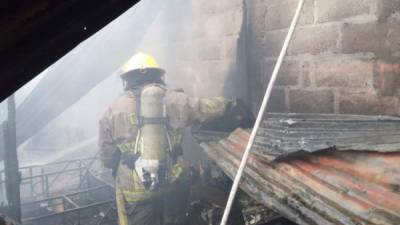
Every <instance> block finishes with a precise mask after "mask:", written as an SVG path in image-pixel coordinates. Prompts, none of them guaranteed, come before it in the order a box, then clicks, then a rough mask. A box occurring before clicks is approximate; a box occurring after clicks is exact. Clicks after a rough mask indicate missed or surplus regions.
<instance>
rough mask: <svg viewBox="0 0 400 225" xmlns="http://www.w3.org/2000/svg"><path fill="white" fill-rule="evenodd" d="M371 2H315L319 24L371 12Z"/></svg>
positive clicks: (317, 0) (341, 0)
mask: <svg viewBox="0 0 400 225" xmlns="http://www.w3.org/2000/svg"><path fill="white" fill-rule="evenodd" d="M370 4H372V3H371V1H369V0H315V7H316V12H317V22H319V23H322V22H328V21H337V20H341V19H345V18H348V17H352V16H358V15H362V14H368V13H370V12H371V6H370Z"/></svg>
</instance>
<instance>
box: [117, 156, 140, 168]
mask: <svg viewBox="0 0 400 225" xmlns="http://www.w3.org/2000/svg"><path fill="white" fill-rule="evenodd" d="M138 158H139V155H138V154H135V153H133V152H124V153H122V155H121V163H122V164H123V165H125V166H127V167H128V168H129V169H131V170H133V169H135V162H136V160H137V159H138Z"/></svg>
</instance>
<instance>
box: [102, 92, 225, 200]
mask: <svg viewBox="0 0 400 225" xmlns="http://www.w3.org/2000/svg"><path fill="white" fill-rule="evenodd" d="M135 96H137V95H135V94H134V91H127V92H126V93H125V94H124V95H123V96H121V97H120V98H119V99H118V100H117V101H116V102H115V103H114V104H113V105H112V106H111V107H110V108H109V109H108V110H107V112H106V113H105V115H104V116H103V118H102V119H101V121H100V136H99V146H100V154H99V155H100V160H101V161H102V163H103V165H104V166H105V167H108V168H115V167H118V172H117V175H116V188H117V194H118V193H119V194H122V195H123V197H124V199H125V201H126V202H138V201H145V200H149V199H151V198H152V197H155V196H156V195H159V194H162V193H161V192H163V191H162V190H167V189H168V188H169V187H167V186H173V183H174V182H175V181H177V180H178V179H179V177H180V176H181V174H182V172H183V168H182V167H181V166H180V165H179V164H176V165H174V166H173V167H172V169H171V171H170V175H169V176H168V177H170V180H169V181H168V184H166V185H165V186H166V187H163V188H161V189H160V191H157V192H154V191H152V192H150V191H148V190H146V188H145V187H144V185H143V184H142V182H141V181H140V179H139V177H138V174H137V173H136V172H135V170H132V169H129V168H128V167H127V166H126V165H124V164H122V163H120V160H119V158H120V156H121V153H123V152H129V151H133V150H134V146H135V139H136V135H137V132H138V126H137V124H136V123H137V118H136V99H135V98H136V97H135ZM228 103H229V101H228V100H226V99H225V98H221V97H216V98H204V99H201V98H192V97H189V96H188V95H186V94H185V93H183V92H181V91H172V90H167V92H166V95H165V105H166V111H167V115H168V121H169V122H168V123H169V127H170V130H169V133H170V137H171V142H172V147H173V148H176V147H178V146H180V145H181V143H182V138H183V133H184V130H185V128H186V127H187V126H189V125H192V124H196V123H202V122H207V121H211V120H213V119H216V118H218V117H221V116H223V114H224V112H225V110H226V108H227V105H228ZM120 197H122V196H120Z"/></svg>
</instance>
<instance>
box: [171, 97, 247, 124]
mask: <svg viewBox="0 0 400 225" xmlns="http://www.w3.org/2000/svg"><path fill="white" fill-rule="evenodd" d="M167 102H168V103H169V108H170V109H171V111H175V112H172V113H173V114H174V115H177V116H174V117H173V118H172V121H171V122H172V124H179V122H180V123H181V124H179V125H183V124H182V123H184V125H185V126H189V125H193V124H204V125H206V126H207V125H212V126H217V127H214V128H216V129H217V130H230V129H233V128H236V127H247V124H252V122H253V121H254V117H253V115H252V114H251V112H250V110H248V108H247V107H246V106H245V104H244V103H243V102H242V101H241V100H239V99H236V100H230V99H227V98H223V97H214V98H194V97H189V96H188V95H186V94H185V93H183V92H173V93H170V94H169V95H168V96H167ZM167 106H168V104H167Z"/></svg>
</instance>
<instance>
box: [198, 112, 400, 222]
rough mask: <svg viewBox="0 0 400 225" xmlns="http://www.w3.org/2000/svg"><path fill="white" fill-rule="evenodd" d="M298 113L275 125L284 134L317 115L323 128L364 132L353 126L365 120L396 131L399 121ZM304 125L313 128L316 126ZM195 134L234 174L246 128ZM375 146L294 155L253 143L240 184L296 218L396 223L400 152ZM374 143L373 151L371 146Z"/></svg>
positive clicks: (399, 217)
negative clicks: (343, 128)
mask: <svg viewBox="0 0 400 225" xmlns="http://www.w3.org/2000/svg"><path fill="white" fill-rule="evenodd" d="M299 116H300V117H305V118H302V119H300V117H297V119H296V118H295V119H293V121H295V122H296V123H297V122H298V123H297V124H296V123H291V124H290V125H289V124H287V123H286V124H285V122H282V124H281V125H279V126H280V127H281V128H283V129H286V130H287V131H288V134H293V133H291V132H292V131H293V130H296V129H297V131H298V130H301V129H303V128H304V126H303V128H301V129H300V127H302V125H306V124H307V123H309V122H310V121H314V122H316V121H317V120H319V122H318V123H319V124H320V125H321V127H323V126H324V125H326V126H325V128H327V129H326V131H328V132H327V133H329V132H331V131H333V129H331V128H333V127H334V126H331V125H335V126H337V127H341V125H340V124H342V125H343V127H347V128H349V129H348V130H344V132H350V131H351V130H352V131H354V132H356V133H358V134H359V135H360V136H362V134H365V133H363V132H358V131H362V130H361V129H359V130H357V127H364V128H366V127H367V128H368V127H370V128H371V126H369V125H367V126H364V125H366V123H371V122H372V123H371V124H374V123H375V124H374V125H372V127H373V128H374V129H370V130H368V129H367V132H366V133H370V132H376V131H378V130H381V131H382V130H385V129H387V130H388V131H389V133H390V132H392V131H393V133H395V132H396V129H397V128H396V127H397V126H398V125H399V124H398V121H399V120H398V119H397V118H389V117H387V118H385V119H384V120H381V119H377V117H364V116H362V117H360V118H361V119H360V118H357V117H354V116H341V115H339V116H338V115H334V117H336V116H338V120H336V119H335V120H336V121H333V120H332V118H333V117H329V116H326V115H321V117H319V118H318V117H315V116H312V117H313V119H311V120H308V119H307V118H308V116H307V115H299ZM284 117H286V118H288V117H287V115H282V116H279V115H276V114H275V115H273V116H271V117H270V118H273V119H269V121H268V119H267V121H265V122H266V123H267V124H268V123H270V124H271V123H275V125H277V124H279V122H277V121H279V120H280V119H282V118H284ZM351 117H352V118H351ZM267 118H268V117H267ZM278 118H280V119H278ZM291 118H293V117H291ZM329 118H331V119H329ZM341 118H342V119H343V120H341ZM346 121H347V122H348V123H346ZM351 121H353V122H354V121H357V122H358V123H360V124H359V126H353V125H351V126H348V125H350V124H351V123H353V122H351ZM373 121H374V122H373ZM320 122H321V123H320ZM350 122H351V123H350ZM284 124H285V125H284ZM299 125H301V126H299ZM305 127H307V126H305ZM350 128H351V129H350ZM389 128H390V129H389ZM303 131H308V132H309V133H313V132H314V131H315V130H313V129H309V130H308V129H305V130H304V129H303ZM364 131H365V129H364ZM303 133H304V132H303ZM304 134H307V133H304ZM323 135H326V134H323ZM382 135H384V132H382ZM195 137H196V139H197V140H198V141H199V142H200V145H201V147H202V148H203V149H204V151H205V153H206V154H207V155H208V156H209V157H210V158H211V159H212V160H213V161H214V162H215V163H216V164H217V165H218V166H219V167H220V168H221V169H222V170H223V171H224V172H225V173H226V174H227V175H228V176H230V177H231V178H233V177H234V175H235V173H236V171H237V168H238V165H239V163H240V158H241V156H242V154H243V150H244V149H245V146H246V144H247V142H248V138H249V132H248V131H246V130H242V129H237V130H235V131H234V132H233V133H231V134H230V135H229V136H228V137H227V136H226V135H225V136H224V135H219V136H218V138H219V139H218V138H217V137H216V136H214V138H213V139H212V140H207V138H206V137H205V136H203V135H202V132H201V131H198V132H197V133H195ZM332 138H334V135H332ZM299 139H300V140H301V138H298V140H299ZM293 140H295V138H293ZM293 140H291V141H293ZM335 140H341V138H337V139H334V141H335ZM357 140H358V139H357ZM382 140H385V139H382ZM334 141H332V143H335V142H334ZM382 144H384V142H382ZM390 144H393V145H395V144H396V143H390ZM351 146H356V145H355V144H352V145H351ZM365 146H367V145H365ZM378 147H379V145H376V146H375V147H374V146H371V145H369V148H368V149H364V150H370V151H338V150H337V149H335V148H329V149H327V150H323V151H318V152H313V153H311V154H310V153H309V154H303V155H298V154H297V153H299V151H291V152H290V153H289V154H286V153H285V152H283V153H282V154H281V155H289V156H295V157H283V158H279V157H278V156H279V155H277V154H275V155H274V154H270V152H269V150H268V149H265V148H263V147H262V146H257V147H255V148H254V149H253V152H252V154H251V156H250V159H249V162H248V166H247V168H246V170H245V174H244V177H243V180H242V183H241V188H242V189H243V190H244V191H246V192H247V193H248V194H249V195H250V196H252V197H253V198H254V199H256V200H258V201H260V202H261V203H263V204H265V205H266V206H268V207H270V208H272V209H274V210H276V211H278V212H280V213H281V214H282V215H284V216H285V217H287V218H289V219H291V220H292V221H294V222H296V223H298V224H318V225H322V224H324V225H325V224H335V225H349V224H350V225H351V224H354V225H356V224H393V225H395V224H400V168H399V166H398V165H400V152H379V151H380V150H379V148H378ZM374 148H375V149H376V150H377V151H371V149H374ZM349 149H351V148H349ZM319 150H320V149H319ZM341 150H344V148H343V149H341ZM360 150H361V149H360ZM303 152H304V151H303ZM275 159H279V160H275ZM274 160H275V161H274Z"/></svg>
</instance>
